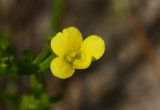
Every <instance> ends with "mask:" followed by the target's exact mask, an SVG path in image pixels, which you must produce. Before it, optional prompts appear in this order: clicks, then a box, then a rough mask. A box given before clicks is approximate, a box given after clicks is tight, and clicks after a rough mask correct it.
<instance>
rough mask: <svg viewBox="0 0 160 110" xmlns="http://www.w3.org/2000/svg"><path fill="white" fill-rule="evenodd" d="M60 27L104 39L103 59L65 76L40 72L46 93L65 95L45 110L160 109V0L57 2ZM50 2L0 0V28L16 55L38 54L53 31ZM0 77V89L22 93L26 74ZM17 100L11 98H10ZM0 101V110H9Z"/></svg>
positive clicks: (44, 0) (67, 0)
mask: <svg viewBox="0 0 160 110" xmlns="http://www.w3.org/2000/svg"><path fill="white" fill-rule="evenodd" d="M61 1H62V2H64V5H63V10H62V13H61V17H60V18H59V20H60V28H58V31H61V30H62V29H64V28H67V27H70V26H75V27H77V28H78V29H79V30H80V31H81V33H82V35H83V37H84V38H86V37H87V36H89V35H93V34H95V35H98V36H100V37H102V38H103V39H104V40H105V43H106V50H105V54H104V55H103V57H102V58H101V59H100V60H98V61H95V62H93V63H92V65H91V66H90V67H89V68H88V69H86V70H77V71H76V72H75V74H74V75H73V76H72V77H71V78H69V79H65V80H62V79H58V78H56V77H55V76H53V75H52V73H51V71H50V70H49V69H48V70H47V71H46V72H45V78H46V81H47V90H48V92H49V93H50V94H53V95H57V94H64V97H63V98H62V99H61V100H60V101H59V102H57V103H56V104H54V105H52V106H51V107H50V110H160V104H159V103H160V69H159V68H160V60H159V59H160V0H61ZM54 7H56V5H55V0H0V30H1V31H2V32H3V34H4V35H5V37H6V38H7V40H8V41H9V43H10V45H11V47H12V49H13V50H14V52H15V54H16V56H17V57H19V58H21V57H22V55H21V53H20V51H21V50H22V49H29V50H31V51H32V52H33V53H34V54H38V53H40V52H41V50H42V48H43V47H44V46H45V41H46V39H47V38H48V37H49V36H50V35H52V33H50V31H49V29H50V25H51V23H52V19H53V18H54V15H53V14H52V11H53V9H54ZM13 79H14V77H8V76H7V75H4V76H2V77H0V88H1V89H6V90H9V91H16V90H17V89H19V91H25V90H27V89H28V88H29V77H28V76H25V75H23V76H19V77H18V79H17V80H18V83H19V84H18V85H17V86H13V84H12V83H11V81H10V80H13ZM15 101H16V100H15ZM6 106H8V105H7V104H6V103H4V102H3V101H0V110H12V107H9V106H8V107H6Z"/></svg>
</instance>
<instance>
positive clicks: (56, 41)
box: [51, 27, 83, 56]
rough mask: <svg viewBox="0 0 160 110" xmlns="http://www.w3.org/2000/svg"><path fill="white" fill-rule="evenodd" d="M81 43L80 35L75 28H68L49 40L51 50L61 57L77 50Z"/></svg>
mask: <svg viewBox="0 0 160 110" xmlns="http://www.w3.org/2000/svg"><path fill="white" fill-rule="evenodd" d="M82 41H83V38H82V34H81V33H80V31H79V30H78V29H77V28H75V27H69V28H66V29H64V30H63V33H62V32H59V33H57V34H56V36H55V37H53V38H52V40H51V48H52V50H53V51H54V52H55V54H56V55H58V56H61V55H62V56H63V55H65V54H67V53H68V52H69V51H71V50H74V49H78V48H80V46H81V43H82Z"/></svg>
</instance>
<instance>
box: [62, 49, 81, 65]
mask: <svg viewBox="0 0 160 110" xmlns="http://www.w3.org/2000/svg"><path fill="white" fill-rule="evenodd" d="M80 58H81V53H80V50H79V49H78V50H73V51H71V52H69V53H68V54H67V55H66V56H65V59H66V61H67V62H69V63H71V64H73V62H74V61H75V60H78V59H80Z"/></svg>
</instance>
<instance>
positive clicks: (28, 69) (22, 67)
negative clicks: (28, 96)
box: [15, 59, 38, 75]
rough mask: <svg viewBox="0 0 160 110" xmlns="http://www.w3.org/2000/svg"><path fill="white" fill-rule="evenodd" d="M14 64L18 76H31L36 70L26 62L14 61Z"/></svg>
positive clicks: (35, 67) (30, 63) (34, 66)
mask: <svg viewBox="0 0 160 110" xmlns="http://www.w3.org/2000/svg"><path fill="white" fill-rule="evenodd" d="M15 62H16V65H17V68H18V74H19V75H24V74H28V75H29V74H33V73H34V72H35V71H37V69H38V67H37V66H36V65H34V64H33V63H32V62H30V61H28V60H21V59H15Z"/></svg>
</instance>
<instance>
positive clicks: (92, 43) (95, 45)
mask: <svg viewBox="0 0 160 110" xmlns="http://www.w3.org/2000/svg"><path fill="white" fill-rule="evenodd" d="M81 48H82V49H83V50H84V51H86V52H88V54H90V55H91V56H92V60H97V59H99V58H100V57H101V56H102V55H103V54H104V51H105V43H104V40H103V39H102V38H100V37H99V36H96V35H91V36H89V37H87V38H86V39H85V40H84V41H83V43H82V47H81Z"/></svg>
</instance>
